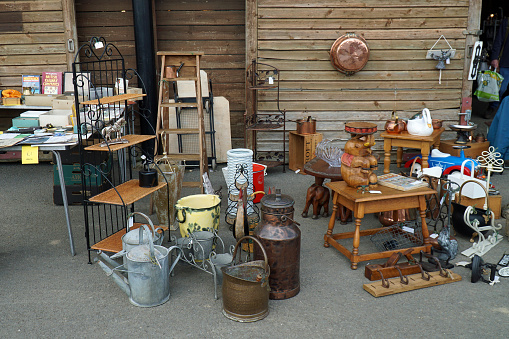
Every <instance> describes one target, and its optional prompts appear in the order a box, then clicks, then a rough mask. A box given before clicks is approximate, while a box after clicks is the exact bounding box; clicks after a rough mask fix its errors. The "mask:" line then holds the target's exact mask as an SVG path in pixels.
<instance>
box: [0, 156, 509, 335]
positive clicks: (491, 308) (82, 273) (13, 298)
mask: <svg viewBox="0 0 509 339" xmlns="http://www.w3.org/2000/svg"><path fill="white" fill-rule="evenodd" d="M223 165H224V164H223ZM382 167H383V166H381V167H380V168H382ZM379 171H381V170H379ZM391 171H395V172H399V169H397V168H395V165H392V166H391ZM379 174H380V173H379ZM507 175H509V174H507V173H505V174H503V175H499V174H497V175H494V176H493V182H494V184H495V185H496V187H497V188H498V189H499V190H500V191H501V193H502V196H503V201H502V204H503V205H505V204H507V203H508V202H509V183H508V180H507ZM186 176H189V177H192V176H195V177H196V176H197V171H193V172H190V173H189V172H188V173H186ZM210 177H211V181H212V184H213V186H214V188H216V189H217V188H219V186H222V187H223V198H226V193H225V186H226V185H225V182H224V179H223V175H222V172H221V170H220V168H218V169H217V170H216V171H214V172H211V173H210ZM313 182H314V180H313V178H312V177H309V176H305V175H301V174H295V173H293V172H291V171H288V170H287V172H286V173H282V171H281V168H273V169H269V170H268V175H267V176H266V177H265V187H273V186H275V187H279V188H281V189H282V191H283V193H284V194H288V195H290V196H291V197H292V198H293V199H294V200H295V215H294V217H295V220H296V221H297V222H299V223H300V229H301V231H302V244H301V262H300V283H301V291H300V293H299V294H298V295H297V296H295V297H293V298H291V299H287V300H278V301H276V300H270V302H269V311H270V313H269V314H268V316H267V317H266V318H265V319H263V320H260V321H257V322H254V323H238V322H235V321H232V320H229V319H227V318H226V317H225V316H224V315H223V314H222V308H223V306H222V300H221V293H220V297H219V299H218V300H214V286H213V277H212V275H211V274H207V273H205V272H203V271H200V270H198V269H196V268H194V267H191V266H189V265H187V264H181V263H179V264H178V265H177V266H176V269H175V275H174V276H172V277H170V292H171V295H170V299H169V301H168V302H166V303H165V304H163V305H161V306H157V307H153V308H141V307H136V306H133V305H131V304H130V303H129V300H128V296H127V295H126V294H125V293H124V292H122V290H121V289H120V288H119V287H118V286H117V285H116V284H115V283H114V282H113V280H112V279H111V278H110V277H108V276H107V275H106V274H105V272H104V271H103V270H102V269H101V268H100V267H99V266H98V265H97V264H93V265H90V264H88V254H87V249H86V242H85V236H84V220H83V219H84V217H83V207H82V206H70V208H69V209H70V217H71V222H72V229H73V232H74V241H75V244H76V250H77V254H76V256H71V254H70V250H69V241H68V236H67V229H66V225H65V216H64V210H63V207H62V206H56V205H54V204H53V198H52V192H53V166H52V165H50V164H48V163H41V164H39V165H21V164H18V163H2V164H0V211H1V212H0V213H1V216H2V218H1V220H2V227H0V239H1V240H0V338H99V337H101V338H113V337H129V338H134V337H169V338H177V337H191V338H261V337H275V338H295V337H297V338H310V337H313V338H326V337H328V338H330V337H346V338H386V337H394V338H430V337H431V338H433V337H453V338H478V337H492V338H505V337H507V333H508V331H509V325H508V319H509V306H508V297H507V296H508V291H509V278H500V279H501V281H500V283H498V284H495V285H494V286H490V285H488V284H486V283H483V282H478V283H475V284H474V283H471V282H470V277H471V271H470V270H469V269H467V268H463V267H456V268H454V269H453V271H454V272H455V273H457V274H459V275H461V276H462V278H463V279H462V281H459V282H455V283H451V284H446V285H441V286H435V287H429V288H425V289H420V290H415V291H409V292H405V293H400V294H396V295H391V296H385V297H380V298H375V297H373V296H371V295H370V294H369V293H367V292H366V291H364V290H363V284H365V283H367V282H368V280H367V279H366V278H365V277H364V266H365V265H366V264H367V262H362V263H360V264H359V268H358V269H357V270H351V269H350V262H349V260H348V259H347V258H346V257H344V256H343V255H342V254H341V253H339V252H338V251H337V250H335V249H334V248H332V247H330V248H325V247H324V246H323V235H324V233H325V232H326V229H327V225H328V220H329V219H328V218H323V217H322V218H319V219H317V220H313V219H311V218H306V219H304V218H302V217H301V216H300V214H301V212H302V209H303V207H304V202H305V201H304V200H305V194H306V189H307V188H308V187H309V186H310V185H311V184H312V183H313ZM195 193H197V192H196V191H195V190H192V189H191V190H187V189H186V190H185V191H184V192H183V195H188V194H195ZM225 207H226V204H225V202H224V201H223V203H222V206H221V208H222V214H221V224H220V228H219V235H220V236H221V237H222V238H223V239H224V240H225V242H226V243H227V244H233V243H234V240H233V237H232V235H231V232H230V230H229V225H227V224H226V223H225V221H224V209H225ZM136 210H137V211H140V212H144V213H148V199H143V200H142V201H141V202H140V203H137V205H136ZM151 217H152V218H156V217H155V215H153V216H151ZM498 222H500V223H502V224H503V225H504V227H505V220H499V221H498ZM378 226H379V222H378V221H377V219H376V218H375V217H373V216H372V215H367V216H366V217H365V218H364V219H363V221H362V228H373V227H378ZM353 227H354V224H353V223H352V222H350V223H348V224H347V225H340V224H339V223H337V224H336V228H335V231H340V230H345V231H347V230H353ZM173 234H175V232H173ZM502 234H504V235H505V231H504V230H503V232H502ZM368 238H369V237H364V238H362V239H361V244H360V250H361V253H362V252H364V251H366V252H369V251H372V250H374V247H373V244H372V243H371V241H370V240H369V239H368ZM468 240H469V239H467V238H465V237H463V236H458V241H459V246H460V251H462V250H464V249H466V248H468V247H469V246H470V243H469V241H468ZM165 245H166V246H169V244H168V243H166V242H165ZM345 245H347V246H351V245H349V242H345ZM508 245H509V242H508V241H507V239H505V238H504V240H503V241H502V242H501V243H500V244H499V245H497V246H496V247H495V248H494V249H492V250H490V251H489V252H488V253H487V254H486V255H485V256H483V259H484V260H485V261H486V262H490V263H496V262H498V260H499V259H500V258H501V257H502V255H503V253H504V252H506V251H507V252H508V253H509V246H508ZM384 261H385V260H383V259H382V260H377V261H373V262H371V263H383V262H384ZM458 261H469V259H468V258H466V257H464V256H462V255H461V254H458V256H457V257H456V259H455V260H454V261H453V262H458ZM219 290H220V289H219Z"/></svg>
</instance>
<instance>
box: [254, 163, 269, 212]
mask: <svg viewBox="0 0 509 339" xmlns="http://www.w3.org/2000/svg"><path fill="white" fill-rule="evenodd" d="M266 170H267V166H265V165H262V164H257V163H256V162H254V163H253V189H254V191H255V192H257V191H265V171H266ZM262 197H263V194H257V195H256V196H255V198H254V200H253V202H254V203H258V202H260V200H262Z"/></svg>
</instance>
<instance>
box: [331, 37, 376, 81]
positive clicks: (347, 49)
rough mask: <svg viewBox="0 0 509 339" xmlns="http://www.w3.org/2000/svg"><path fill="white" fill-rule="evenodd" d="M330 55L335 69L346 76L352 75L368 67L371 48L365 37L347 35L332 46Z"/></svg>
mask: <svg viewBox="0 0 509 339" xmlns="http://www.w3.org/2000/svg"><path fill="white" fill-rule="evenodd" d="M329 55H330V60H331V63H332V66H334V68H335V69H337V70H338V71H340V72H341V73H345V74H346V75H352V74H354V73H356V72H358V71H360V70H361V69H363V68H364V66H366V63H367V62H368V59H369V47H368V44H367V42H366V40H364V38H363V37H360V36H358V35H357V34H355V33H347V34H345V35H342V36H340V37H339V38H338V39H337V40H336V41H335V42H334V43H333V44H332V47H331V49H330V51H329Z"/></svg>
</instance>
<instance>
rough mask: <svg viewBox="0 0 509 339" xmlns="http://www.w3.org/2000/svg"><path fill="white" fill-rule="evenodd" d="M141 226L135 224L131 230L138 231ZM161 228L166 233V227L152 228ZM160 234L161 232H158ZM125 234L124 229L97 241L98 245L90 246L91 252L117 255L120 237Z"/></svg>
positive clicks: (119, 247) (137, 223) (120, 245)
mask: <svg viewBox="0 0 509 339" xmlns="http://www.w3.org/2000/svg"><path fill="white" fill-rule="evenodd" d="M141 225H143V224H142V223H139V222H135V223H134V225H133V227H131V230H134V229H138V228H140V226H141ZM159 227H160V228H161V229H162V230H164V231H165V232H168V227H167V226H157V225H154V228H159ZM158 232H159V233H161V230H159V231H158ZM124 234H125V228H123V229H121V230H120V231H118V232H116V233H113V234H112V235H110V236H109V237H107V238H104V239H103V240H101V241H99V242H98V243H96V244H94V245H92V247H91V248H92V249H93V250H97V251H104V252H112V253H118V252H120V251H121V250H122V236H123V235H124Z"/></svg>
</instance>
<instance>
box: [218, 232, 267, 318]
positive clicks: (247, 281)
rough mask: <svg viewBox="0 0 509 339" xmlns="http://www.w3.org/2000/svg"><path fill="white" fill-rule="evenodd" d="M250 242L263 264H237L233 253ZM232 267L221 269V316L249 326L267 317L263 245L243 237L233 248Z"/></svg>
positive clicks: (265, 257)
mask: <svg viewBox="0 0 509 339" xmlns="http://www.w3.org/2000/svg"><path fill="white" fill-rule="evenodd" d="M248 239H250V240H252V241H253V243H256V244H257V245H258V246H259V247H260V250H261V251H262V253H263V256H264V260H254V261H249V262H245V263H239V262H238V260H237V249H238V248H239V245H240V244H241V243H242V241H244V240H248ZM233 258H234V261H233V263H232V265H230V266H227V267H222V268H221V271H222V272H223V314H224V315H225V316H226V317H227V318H228V319H231V320H235V321H240V322H253V321H257V320H261V319H263V318H265V317H266V316H267V314H269V291H270V288H269V282H268V279H269V275H270V267H269V263H268V259H267V253H265V249H264V248H263V245H262V244H261V243H260V241H258V239H256V238H255V237H252V236H245V237H242V238H240V240H239V241H238V242H237V244H236V245H235V249H234V250H233Z"/></svg>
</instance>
